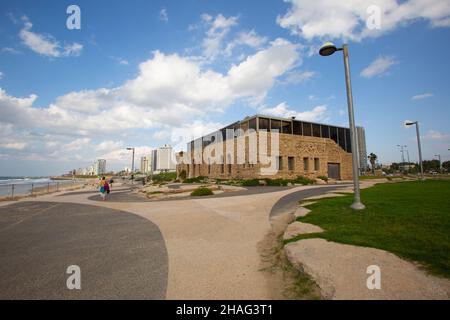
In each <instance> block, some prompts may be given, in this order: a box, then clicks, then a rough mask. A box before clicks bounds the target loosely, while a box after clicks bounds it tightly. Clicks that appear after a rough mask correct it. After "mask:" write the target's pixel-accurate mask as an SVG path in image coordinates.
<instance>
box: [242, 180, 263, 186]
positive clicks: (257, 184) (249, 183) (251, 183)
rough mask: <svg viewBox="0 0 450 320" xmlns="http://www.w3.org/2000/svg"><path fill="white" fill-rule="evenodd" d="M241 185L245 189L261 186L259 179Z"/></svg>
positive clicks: (243, 181)
mask: <svg viewBox="0 0 450 320" xmlns="http://www.w3.org/2000/svg"><path fill="white" fill-rule="evenodd" d="M241 185H243V186H245V187H251V186H259V179H247V180H242V182H241Z"/></svg>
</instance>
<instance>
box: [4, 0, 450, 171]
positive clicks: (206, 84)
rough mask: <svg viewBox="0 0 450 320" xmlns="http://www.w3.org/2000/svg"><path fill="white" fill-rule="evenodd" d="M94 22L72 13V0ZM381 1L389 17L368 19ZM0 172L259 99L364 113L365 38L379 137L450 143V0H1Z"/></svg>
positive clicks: (117, 151) (129, 140) (49, 166)
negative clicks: (77, 23) (347, 77)
mask: <svg viewBox="0 0 450 320" xmlns="http://www.w3.org/2000/svg"><path fill="white" fill-rule="evenodd" d="M71 4H76V5H78V6H79V7H80V9H81V29H80V30H69V29H68V28H67V27H66V19H67V17H68V14H67V13H66V9H67V7H68V6H69V5H71ZM372 4H375V5H378V8H380V10H381V11H380V12H381V15H380V17H381V20H380V22H381V23H380V28H379V29H373V28H372V29H371V28H368V27H367V25H366V21H367V19H368V18H369V16H370V14H368V13H367V8H368V7H369V6H370V5H372ZM0 9H1V10H0V15H1V17H2V18H1V19H0V89H1V91H0V116H1V117H0V136H1V141H0V175H50V174H59V173H62V172H65V171H68V170H70V169H73V168H78V167H85V166H87V165H89V164H90V163H91V162H92V161H93V160H94V159H96V158H98V157H105V158H106V159H107V161H108V167H109V168H110V169H122V168H123V167H124V166H125V165H126V164H127V163H128V162H129V154H127V153H126V151H124V148H125V147H126V146H136V147H137V148H138V153H140V154H145V153H147V152H148V151H149V149H150V148H152V147H158V146H160V145H162V144H164V143H169V144H172V145H174V146H176V147H177V148H178V149H179V148H184V147H185V145H184V142H185V140H186V139H190V138H191V135H193V134H194V135H199V134H201V133H204V134H205V133H208V132H210V131H212V130H215V129H217V128H218V127H220V126H222V125H226V124H228V123H230V122H233V121H236V120H239V119H242V118H244V117H245V116H247V115H253V114H256V113H266V114H272V115H277V116H292V115H295V116H297V118H303V119H305V120H312V121H317V122H325V123H330V124H336V125H345V126H347V124H348V117H347V104H346V95H345V83H344V74H343V63H342V56H341V55H340V54H335V55H333V56H331V57H326V58H325V57H320V56H319V55H318V54H317V49H318V47H319V46H320V44H321V43H323V42H324V41H326V40H332V41H334V42H336V43H338V44H340V43H343V42H347V43H348V44H349V46H350V63H351V72H352V84H353V95H354V105H355V109H356V121H357V124H359V125H362V126H364V127H365V129H366V139H367V147H368V152H374V153H376V154H377V155H378V157H379V160H380V162H382V163H389V162H393V161H399V159H400V152H399V150H398V148H397V144H402V145H408V148H409V153H410V157H411V160H412V161H415V160H416V159H417V151H416V149H417V148H416V142H415V131H414V130H413V129H411V128H410V129H407V128H405V127H404V126H403V121H404V120H407V119H408V120H419V121H420V123H421V135H422V139H423V153H424V158H426V159H431V158H433V156H434V155H435V154H441V155H442V157H443V159H444V160H448V159H449V158H450V152H449V151H448V148H450V130H449V126H448V121H449V118H450V114H449V107H450V106H449V101H450V93H449V90H448V88H449V80H448V75H449V74H450V64H449V63H448V52H449V51H450V42H449V41H448V39H449V38H450V37H449V36H450V1H444V0H440V1H438V0H426V1H417V0H409V1H401V2H400V1H395V0H376V1H356V0H353V1H345V3H340V2H337V1H331V0H324V1H317V2H313V3H311V2H310V1H304V0H292V1H286V2H284V1H280V0H270V1H269V0H267V1H207V0H198V1H137V0H135V1H132V2H125V1H121V2H119V1H76V2H72V1H71V2H69V1H45V2H37V1H14V2H5V1H2V2H1V3H0Z"/></svg>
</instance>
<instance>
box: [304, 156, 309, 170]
mask: <svg viewBox="0 0 450 320" xmlns="http://www.w3.org/2000/svg"><path fill="white" fill-rule="evenodd" d="M303 170H305V171H308V170H309V159H308V158H303Z"/></svg>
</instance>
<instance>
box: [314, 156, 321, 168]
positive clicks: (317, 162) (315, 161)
mask: <svg viewBox="0 0 450 320" xmlns="http://www.w3.org/2000/svg"><path fill="white" fill-rule="evenodd" d="M314 170H315V171H319V170H320V162H319V158H314Z"/></svg>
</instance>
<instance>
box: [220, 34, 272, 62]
mask: <svg viewBox="0 0 450 320" xmlns="http://www.w3.org/2000/svg"><path fill="white" fill-rule="evenodd" d="M265 43H267V38H266V37H261V36H259V35H258V34H257V33H256V32H255V31H254V30H251V31H242V32H239V34H238V35H237V37H236V38H235V39H234V40H233V41H231V42H230V43H229V44H228V45H227V46H226V48H225V53H226V55H227V56H231V55H232V53H233V49H234V48H236V47H237V46H243V45H244V46H248V47H250V48H254V49H259V48H261V47H262V46H263V45H264V44H265Z"/></svg>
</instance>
